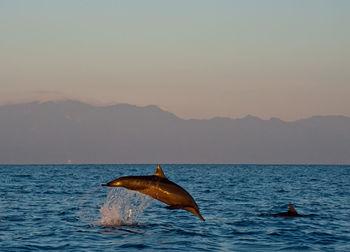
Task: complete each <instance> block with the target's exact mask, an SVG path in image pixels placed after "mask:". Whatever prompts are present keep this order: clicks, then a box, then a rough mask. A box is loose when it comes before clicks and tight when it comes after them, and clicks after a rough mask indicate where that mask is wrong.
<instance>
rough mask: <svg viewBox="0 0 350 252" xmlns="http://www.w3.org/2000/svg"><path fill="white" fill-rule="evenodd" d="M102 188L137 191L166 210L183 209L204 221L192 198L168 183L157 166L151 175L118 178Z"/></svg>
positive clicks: (176, 186)
mask: <svg viewBox="0 0 350 252" xmlns="http://www.w3.org/2000/svg"><path fill="white" fill-rule="evenodd" d="M102 186H110V187H124V188H126V189H129V190H134V191H138V192H140V193H143V194H146V195H149V196H151V197H152V198H154V199H156V200H159V201H161V202H163V203H165V204H167V205H169V206H167V207H166V208H167V209H184V210H186V211H189V212H191V213H193V214H194V215H196V216H198V217H199V218H200V219H201V220H202V221H205V220H204V218H203V217H202V216H201V215H200V213H199V208H198V205H197V204H196V202H195V201H194V199H193V198H192V196H191V195H190V194H189V193H188V192H187V191H186V190H185V189H183V188H182V187H181V186H179V185H177V184H175V183H174V182H172V181H170V180H169V179H168V178H167V177H166V176H165V175H164V172H163V170H162V168H161V167H160V166H159V165H157V171H156V173H155V174H153V175H150V176H126V177H120V178H117V179H115V180H112V181H110V182H108V183H107V184H103V185H102Z"/></svg>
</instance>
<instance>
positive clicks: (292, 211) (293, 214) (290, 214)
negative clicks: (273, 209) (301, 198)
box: [262, 204, 314, 218]
mask: <svg viewBox="0 0 350 252" xmlns="http://www.w3.org/2000/svg"><path fill="white" fill-rule="evenodd" d="M262 215H263V216H275V217H288V218H295V217H306V216H313V215H314V214H309V215H302V214H298V213H297V211H296V210H295V208H294V207H293V205H292V204H289V209H288V211H287V212H282V213H275V214H270V213H265V214H262Z"/></svg>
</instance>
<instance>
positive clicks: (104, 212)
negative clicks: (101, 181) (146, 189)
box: [99, 188, 152, 227]
mask: <svg viewBox="0 0 350 252" xmlns="http://www.w3.org/2000/svg"><path fill="white" fill-rule="evenodd" d="M151 202H152V199H151V198H150V197H148V196H146V195H144V194H141V193H139V192H135V191H130V190H126V189H124V188H112V189H110V191H109V192H108V195H107V198H106V201H105V203H104V204H103V206H102V207H101V208H100V214H101V219H100V221H99V222H100V225H102V226H108V227H111V226H122V225H135V224H136V223H137V220H138V219H139V217H140V216H141V215H142V213H143V211H144V210H145V209H146V208H147V207H148V206H149V205H150V204H151Z"/></svg>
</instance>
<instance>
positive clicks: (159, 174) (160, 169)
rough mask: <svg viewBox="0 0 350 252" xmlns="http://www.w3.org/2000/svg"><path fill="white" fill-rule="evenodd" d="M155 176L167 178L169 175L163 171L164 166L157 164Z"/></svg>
mask: <svg viewBox="0 0 350 252" xmlns="http://www.w3.org/2000/svg"><path fill="white" fill-rule="evenodd" d="M154 176H158V177H161V178H167V177H166V176H165V175H164V172H163V170H162V168H161V167H160V165H157V171H156V173H155V174H154Z"/></svg>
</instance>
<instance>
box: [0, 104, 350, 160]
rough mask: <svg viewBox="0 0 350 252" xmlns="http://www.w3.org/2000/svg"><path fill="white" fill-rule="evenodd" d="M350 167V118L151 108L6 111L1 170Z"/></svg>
mask: <svg viewBox="0 0 350 252" xmlns="http://www.w3.org/2000/svg"><path fill="white" fill-rule="evenodd" d="M68 161H69V162H70V161H71V162H72V163H251V164H301V163H302V164H313V163H315V164H350V118H349V117H344V116H337V115H331V116H313V117H310V118H306V119H301V120H297V121H293V122H286V121H282V120H280V119H278V118H272V119H270V120H262V119H260V118H257V117H254V116H246V117H244V118H240V119H231V118H219V117H216V118H212V119H210V120H198V119H189V120H184V119H181V118H179V117H177V116H176V115H174V114H172V113H170V112H167V111H164V110H162V109H160V108H159V107H158V106H155V105H150V106H145V107H138V106H134V105H129V104H118V105H113V106H93V105H90V104H87V103H82V102H79V101H75V100H65V101H55V102H53V101H49V102H43V103H40V102H31V103H24V104H11V105H2V106H0V163H2V164H18V163H29V164H45V163H66V162H68Z"/></svg>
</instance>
